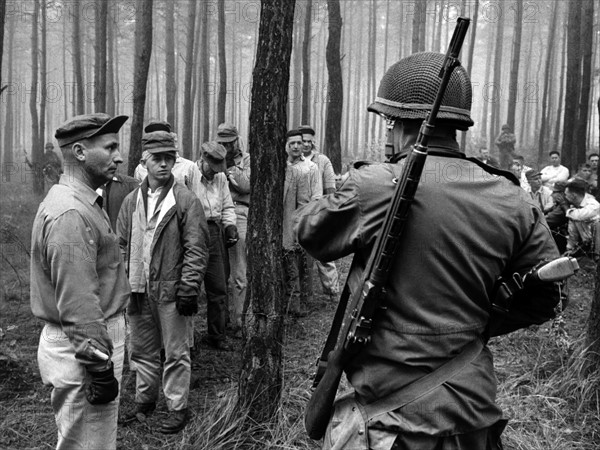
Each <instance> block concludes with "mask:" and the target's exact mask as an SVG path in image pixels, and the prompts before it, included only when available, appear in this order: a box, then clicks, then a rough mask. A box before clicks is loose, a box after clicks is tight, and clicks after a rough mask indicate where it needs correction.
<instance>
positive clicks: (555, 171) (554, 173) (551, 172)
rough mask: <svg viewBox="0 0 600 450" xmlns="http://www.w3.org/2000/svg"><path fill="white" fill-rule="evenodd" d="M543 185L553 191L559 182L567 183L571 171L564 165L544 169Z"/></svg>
mask: <svg viewBox="0 0 600 450" xmlns="http://www.w3.org/2000/svg"><path fill="white" fill-rule="evenodd" d="M541 173H542V183H543V184H544V186H547V187H549V188H550V189H552V188H553V187H554V183H556V182H557V181H567V180H568V179H569V169H567V168H566V167H565V166H563V165H559V166H557V167H555V166H546V167H544V168H543V169H542V172H541Z"/></svg>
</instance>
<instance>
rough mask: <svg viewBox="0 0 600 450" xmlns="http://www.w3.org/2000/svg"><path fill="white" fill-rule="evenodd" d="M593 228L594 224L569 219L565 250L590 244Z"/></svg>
mask: <svg viewBox="0 0 600 450" xmlns="http://www.w3.org/2000/svg"><path fill="white" fill-rule="evenodd" d="M594 226H595V223H594V222H589V221H579V220H570V219H569V228H568V230H569V235H568V236H567V250H573V249H575V248H576V247H577V246H579V245H584V244H590V243H591V242H592V239H593V236H594V235H593V228H594Z"/></svg>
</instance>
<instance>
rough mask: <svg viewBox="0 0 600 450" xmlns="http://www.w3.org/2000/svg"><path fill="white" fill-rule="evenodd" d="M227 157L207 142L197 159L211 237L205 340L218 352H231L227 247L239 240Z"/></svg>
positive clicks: (205, 285)
mask: <svg viewBox="0 0 600 450" xmlns="http://www.w3.org/2000/svg"><path fill="white" fill-rule="evenodd" d="M226 154H227V151H226V150H225V148H224V147H223V146H222V145H221V144H219V143H218V142H205V143H204V144H202V154H201V158H200V159H199V160H198V166H199V167H200V172H201V189H200V202H201V203H202V206H203V208H204V215H205V216H206V219H207V222H208V231H209V235H210V244H209V251H208V254H209V256H208V265H207V268H206V276H205V277H204V288H205V290H206V300H207V311H206V313H207V323H208V335H207V336H206V337H205V339H204V341H205V343H207V344H208V345H211V346H212V347H214V348H216V349H217V350H231V346H230V345H229V344H228V343H227V341H226V336H225V325H226V320H227V277H226V276H225V252H226V249H225V246H227V247H232V246H234V245H235V244H236V243H237V240H238V232H237V228H236V225H235V224H236V217H235V207H234V205H233V201H232V200H231V194H230V193H229V186H228V183H227V178H226V177H225V171H226V170H227V167H226V165H225V156H226ZM223 235H224V236H225V242H224V241H223Z"/></svg>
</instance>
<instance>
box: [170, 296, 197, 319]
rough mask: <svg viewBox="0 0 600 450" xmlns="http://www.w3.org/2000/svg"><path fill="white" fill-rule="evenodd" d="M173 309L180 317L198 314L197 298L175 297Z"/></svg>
mask: <svg viewBox="0 0 600 450" xmlns="http://www.w3.org/2000/svg"><path fill="white" fill-rule="evenodd" d="M175 307H176V308H177V312H178V313H179V315H181V316H192V315H194V314H196V313H197V312H198V298H197V297H177V299H176V300H175Z"/></svg>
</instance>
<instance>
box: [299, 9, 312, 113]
mask: <svg viewBox="0 0 600 450" xmlns="http://www.w3.org/2000/svg"><path fill="white" fill-rule="evenodd" d="M311 24H312V0H307V1H306V11H305V17H304V40H303V42H302V118H301V119H300V121H301V122H302V123H306V124H310V39H311V33H312V28H311Z"/></svg>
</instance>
